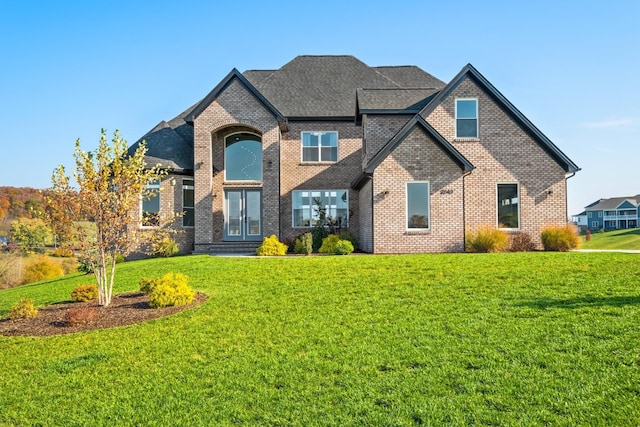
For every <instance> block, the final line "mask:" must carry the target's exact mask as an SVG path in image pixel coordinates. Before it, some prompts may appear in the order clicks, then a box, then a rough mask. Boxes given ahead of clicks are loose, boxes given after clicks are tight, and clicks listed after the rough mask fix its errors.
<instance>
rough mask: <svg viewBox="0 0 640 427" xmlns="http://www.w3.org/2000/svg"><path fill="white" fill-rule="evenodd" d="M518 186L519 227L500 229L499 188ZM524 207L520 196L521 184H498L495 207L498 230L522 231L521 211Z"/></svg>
mask: <svg viewBox="0 0 640 427" xmlns="http://www.w3.org/2000/svg"><path fill="white" fill-rule="evenodd" d="M514 184H515V185H516V188H517V191H518V227H517V228H510V227H500V220H499V215H498V205H499V203H500V200H499V199H498V197H499V196H498V186H499V185H514ZM521 207H522V196H521V195H520V183H519V182H513V181H511V182H506V181H505V182H498V183H497V184H496V205H495V209H496V228H497V229H498V230H506V231H517V230H520V229H521V228H522V216H521V215H520V210H521Z"/></svg>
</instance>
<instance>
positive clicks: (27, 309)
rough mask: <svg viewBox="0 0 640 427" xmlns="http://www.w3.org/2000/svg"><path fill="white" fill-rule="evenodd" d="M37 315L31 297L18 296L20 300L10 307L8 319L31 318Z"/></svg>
mask: <svg viewBox="0 0 640 427" xmlns="http://www.w3.org/2000/svg"><path fill="white" fill-rule="evenodd" d="M37 315H38V309H37V308H36V307H35V306H34V305H33V300H32V299H31V298H20V301H19V302H17V303H16V304H15V305H13V306H12V307H11V311H10V312H9V319H11V320H17V319H25V318H26V319H33V318H35V317H36V316H37Z"/></svg>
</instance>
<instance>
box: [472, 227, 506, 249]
mask: <svg viewBox="0 0 640 427" xmlns="http://www.w3.org/2000/svg"><path fill="white" fill-rule="evenodd" d="M465 241H466V242H465V243H466V249H467V251H468V252H481V253H487V252H503V251H505V250H506V249H507V248H508V247H509V236H508V235H507V233H506V232H504V231H502V230H498V229H496V228H491V227H480V228H479V229H478V230H477V231H476V232H475V233H468V234H467V236H466V239H465Z"/></svg>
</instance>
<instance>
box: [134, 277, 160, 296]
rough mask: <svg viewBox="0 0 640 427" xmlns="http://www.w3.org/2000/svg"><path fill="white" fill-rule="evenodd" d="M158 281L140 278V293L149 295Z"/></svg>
mask: <svg viewBox="0 0 640 427" xmlns="http://www.w3.org/2000/svg"><path fill="white" fill-rule="evenodd" d="M158 280H159V279H149V278H148V277H142V278H141V279H140V281H139V282H138V283H139V284H140V291H142V292H144V293H145V294H147V295H148V294H150V293H151V291H152V290H153V288H155V287H156V285H157V284H158Z"/></svg>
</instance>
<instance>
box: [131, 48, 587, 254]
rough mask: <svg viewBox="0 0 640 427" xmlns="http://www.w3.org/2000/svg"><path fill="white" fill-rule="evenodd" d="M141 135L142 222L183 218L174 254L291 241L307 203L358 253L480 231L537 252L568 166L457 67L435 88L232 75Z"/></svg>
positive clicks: (304, 70)
mask: <svg viewBox="0 0 640 427" xmlns="http://www.w3.org/2000/svg"><path fill="white" fill-rule="evenodd" d="M142 139H144V140H146V141H147V145H148V153H147V159H146V160H147V163H148V164H153V165H155V164H157V163H161V164H162V165H164V166H166V167H169V168H171V173H170V175H169V176H168V177H167V178H166V179H163V180H162V182H158V183H154V185H153V186H152V191H156V192H157V193H158V194H159V197H153V198H151V199H148V200H145V201H143V202H142V206H141V214H142V217H143V223H142V228H149V227H151V228H152V227H154V226H155V225H156V223H155V222H154V221H153V220H149V218H151V219H153V218H155V215H157V213H158V212H159V211H161V210H166V211H168V212H173V211H175V212H185V215H184V216H183V217H182V218H181V219H180V220H179V221H178V222H179V224H176V226H177V227H178V228H180V229H182V230H183V231H184V233H181V234H180V235H179V236H178V238H179V243H180V246H181V249H182V251H184V252H192V251H193V252H216V251H231V250H233V249H234V248H235V249H239V248H244V249H246V248H249V249H250V248H255V247H256V245H257V244H258V243H259V242H260V241H262V239H263V237H265V236H269V235H272V234H275V235H276V236H278V238H279V239H280V240H285V241H286V240H291V239H293V238H295V237H296V236H298V235H301V234H303V233H305V232H307V231H309V230H310V229H311V227H313V226H314V225H315V224H316V223H317V221H318V217H319V211H318V208H321V209H322V210H323V211H324V213H325V214H326V216H327V217H328V218H330V219H331V221H333V223H334V225H335V226H336V227H337V228H339V229H341V230H342V231H348V232H350V233H352V234H354V235H355V236H357V237H358V240H359V246H360V249H362V250H363V251H366V252H371V253H423V252H459V251H463V250H464V239H465V233H467V232H470V231H474V230H476V229H477V228H478V227H481V226H486V225H489V226H491V227H497V228H500V229H504V230H506V231H508V232H509V233H515V232H523V233H528V234H529V235H530V236H531V237H532V239H533V240H534V242H536V243H537V244H538V245H540V238H539V234H540V230H541V228H543V227H544V226H546V225H550V224H555V225H562V224H564V223H565V222H566V218H567V202H566V192H567V189H566V180H567V178H568V177H571V176H573V174H575V172H577V171H578V170H579V168H578V166H576V164H575V163H573V162H572V161H571V160H570V159H569V158H568V157H567V156H566V155H565V154H564V153H563V152H562V151H561V150H560V149H559V148H558V147H556V146H555V145H554V144H553V143H552V142H551V141H550V140H549V139H548V138H547V137H546V136H545V135H544V134H543V133H542V132H541V131H540V130H539V129H538V128H537V127H536V126H534V125H533V123H531V122H530V121H529V120H528V119H527V118H526V117H525V116H524V115H523V114H522V113H521V112H520V111H519V110H518V109H517V108H516V107H515V106H514V105H513V104H511V102H509V100H507V99H506V98H505V97H504V95H502V94H501V93H500V92H499V91H498V90H497V89H496V88H495V87H494V86H493V85H492V84H491V83H490V82H489V81H488V80H487V79H486V78H485V77H484V76H483V75H482V74H480V72H479V71H478V70H476V69H475V68H474V67H473V66H472V65H471V64H468V65H466V66H464V67H463V68H462V69H461V70H460V72H459V73H458V74H457V75H456V76H455V77H454V78H453V79H452V80H450V81H449V82H448V83H446V82H443V81H441V80H439V79H437V78H435V77H434V76H432V75H430V74H429V73H427V72H425V71H423V70H422V69H420V68H418V67H416V66H384V67H372V66H369V65H367V64H365V63H363V62H362V61H360V60H358V59H357V58H355V57H353V56H298V57H296V58H294V59H293V60H292V61H290V62H289V63H287V64H285V65H284V66H282V67H281V68H279V69H276V70H250V71H245V72H244V73H240V72H239V71H238V70H236V69H233V70H232V71H231V72H230V73H229V74H228V75H227V76H226V77H225V78H224V79H223V80H222V81H221V82H220V83H218V85H217V86H215V87H214V88H213V90H211V92H209V93H208V94H206V95H205V96H204V98H202V100H200V101H199V102H197V103H196V104H195V105H193V106H192V107H190V108H188V109H187V110H186V111H184V112H183V113H182V114H180V115H178V116H177V117H175V118H174V119H172V120H170V121H168V122H167V121H163V122H161V123H160V124H158V125H157V126H156V127H155V128H153V129H152V130H151V131H149V132H148V133H147V134H146V135H144V136H143V138H141V140H142ZM138 143H139V142H138ZM138 143H136V144H134V145H133V146H132V147H131V149H134V148H135V147H136V146H137V144H138ZM240 250H243V249H240Z"/></svg>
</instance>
